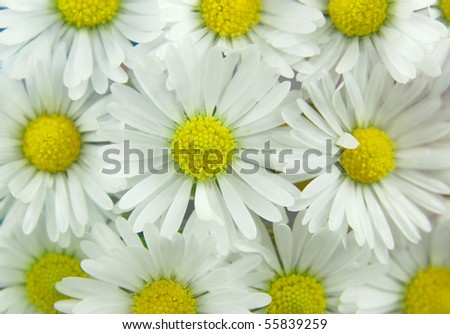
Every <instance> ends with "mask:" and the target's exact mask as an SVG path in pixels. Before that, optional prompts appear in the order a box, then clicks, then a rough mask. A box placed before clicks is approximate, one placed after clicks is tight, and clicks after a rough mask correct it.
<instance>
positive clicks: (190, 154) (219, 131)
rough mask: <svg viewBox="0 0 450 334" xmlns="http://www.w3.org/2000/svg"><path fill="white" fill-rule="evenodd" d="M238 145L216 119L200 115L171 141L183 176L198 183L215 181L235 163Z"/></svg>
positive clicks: (181, 127)
mask: <svg viewBox="0 0 450 334" xmlns="http://www.w3.org/2000/svg"><path fill="white" fill-rule="evenodd" d="M235 148H236V142H235V140H234V139H233V136H232V134H231V131H230V130H229V129H228V128H227V127H225V126H224V125H223V124H222V122H221V121H219V120H218V119H217V118H215V117H214V116H202V115H198V116H195V117H193V118H192V119H189V120H187V121H186V122H185V123H184V124H183V125H180V126H179V127H178V128H177V130H176V131H175V134H174V136H173V139H172V143H171V149H172V154H173V157H174V160H175V161H176V162H177V163H178V165H179V166H180V168H181V170H182V172H183V173H185V174H187V175H192V176H194V177H195V178H196V179H197V180H205V179H206V178H213V177H215V176H216V175H217V174H218V173H220V172H222V171H224V170H225V169H226V168H227V166H228V163H229V162H231V161H232V157H233V150H234V149H235Z"/></svg>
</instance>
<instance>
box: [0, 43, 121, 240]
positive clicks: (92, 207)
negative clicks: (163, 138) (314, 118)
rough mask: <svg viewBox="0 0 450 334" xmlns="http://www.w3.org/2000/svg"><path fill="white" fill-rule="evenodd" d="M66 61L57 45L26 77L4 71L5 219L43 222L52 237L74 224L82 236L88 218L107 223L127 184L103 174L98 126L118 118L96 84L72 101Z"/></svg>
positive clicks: (26, 227) (1, 182)
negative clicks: (66, 80) (66, 84)
mask: <svg viewBox="0 0 450 334" xmlns="http://www.w3.org/2000/svg"><path fill="white" fill-rule="evenodd" d="M50 60H52V61H51V62H50ZM65 60H66V58H65V52H64V50H62V49H58V51H57V52H56V53H55V54H54V57H53V58H52V59H51V58H50V57H49V61H48V62H38V63H37V64H36V69H35V71H34V72H32V73H30V74H29V75H28V77H27V78H26V79H25V80H24V81H14V80H12V79H9V78H7V77H6V76H4V75H3V74H0V86H1V87H0V99H1V101H2V103H1V106H0V117H1V119H2V121H1V125H0V128H1V131H0V146H1V150H0V171H1V172H0V198H5V199H4V203H3V204H2V208H1V213H0V217H3V216H4V217H5V218H4V224H5V227H6V225H14V224H22V226H23V231H24V232H25V234H29V233H31V232H32V231H33V230H34V228H35V226H36V225H37V224H38V222H39V221H41V223H44V224H46V226H47V231H48V235H49V237H50V240H52V241H56V240H57V239H58V238H59V237H60V235H61V234H64V233H66V232H67V231H68V230H72V232H73V233H74V234H75V235H77V236H79V237H81V236H82V235H83V233H84V229H85V226H86V225H87V224H88V222H95V221H104V220H105V218H106V215H107V214H108V213H107V212H106V211H108V210H109V211H111V210H112V208H113V201H112V200H111V198H110V197H109V196H108V193H109V192H111V193H114V192H117V191H119V190H121V189H123V188H124V187H125V181H124V179H120V178H111V177H106V176H104V175H103V174H101V166H102V160H101V156H100V155H99V153H98V151H97V150H98V149H99V147H101V145H102V144H103V143H104V139H102V138H100V137H98V136H97V135H96V131H97V128H98V126H99V124H102V126H103V127H114V126H116V125H115V124H116V123H118V122H115V121H114V119H111V117H110V116H109V115H108V114H107V113H106V110H105V107H104V105H105V101H98V97H97V95H96V94H95V93H94V92H93V91H92V90H88V92H87V93H86V94H85V95H84V97H83V98H82V99H80V100H78V101H72V100H70V98H69V96H68V93H67V89H66V88H65V87H64V86H63V85H62V84H61V82H62V77H63V71H64V68H65V64H66V63H65Z"/></svg>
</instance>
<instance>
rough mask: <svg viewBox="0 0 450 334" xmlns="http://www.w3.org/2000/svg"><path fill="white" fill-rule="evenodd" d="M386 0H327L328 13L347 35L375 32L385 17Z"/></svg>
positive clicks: (364, 34)
mask: <svg viewBox="0 0 450 334" xmlns="http://www.w3.org/2000/svg"><path fill="white" fill-rule="evenodd" d="M387 8H388V1H387V0H329V4H328V14H329V15H330V18H331V21H333V23H334V25H335V27H336V28H337V29H339V30H340V31H341V32H342V33H344V34H345V35H347V36H366V35H370V34H372V33H374V32H377V31H378V30H379V29H380V27H381V26H382V25H383V22H384V21H385V20H386V17H387Z"/></svg>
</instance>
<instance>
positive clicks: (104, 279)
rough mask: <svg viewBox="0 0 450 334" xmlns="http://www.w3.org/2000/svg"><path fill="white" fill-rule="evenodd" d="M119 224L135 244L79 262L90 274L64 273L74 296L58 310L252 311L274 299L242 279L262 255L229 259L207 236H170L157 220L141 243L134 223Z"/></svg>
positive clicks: (62, 287) (64, 287)
mask: <svg viewBox="0 0 450 334" xmlns="http://www.w3.org/2000/svg"><path fill="white" fill-rule="evenodd" d="M118 223H119V224H121V225H122V226H121V227H120V230H119V233H120V236H121V237H122V238H123V239H124V240H128V241H127V243H130V242H131V244H129V245H127V246H126V247H120V248H113V249H111V250H110V251H109V252H107V253H106V254H105V255H104V256H100V257H98V258H96V259H88V260H84V261H83V262H82V263H81V267H82V268H83V270H85V271H86V273H88V274H89V275H91V277H92V278H66V279H64V280H63V281H62V282H60V283H59V284H58V285H57V288H58V290H59V291H60V292H61V293H63V294H65V295H67V296H70V297H72V298H74V299H71V300H65V301H60V302H58V303H57V304H56V308H57V309H58V310H60V311H62V312H65V313H122V314H125V313H135V314H188V313H213V314H214V313H248V312H250V311H251V310H253V309H258V308H261V307H264V306H266V305H267V304H268V303H269V302H270V298H269V296H267V295H266V294H263V293H259V292H255V291H253V290H252V289H251V288H250V287H249V286H246V285H245V284H243V283H240V282H242V281H245V277H246V275H248V274H249V273H251V272H252V271H253V269H254V268H255V267H256V266H258V265H259V264H260V263H261V258H260V257H259V256H246V257H242V258H240V259H238V260H235V261H232V260H230V259H228V260H227V259H226V258H224V257H217V256H216V251H215V249H216V246H215V240H214V239H213V238H211V237H209V236H208V237H206V238H198V237H197V236H195V235H193V234H183V235H182V234H174V235H172V237H170V238H168V237H164V236H162V235H161V234H160V232H159V231H158V230H157V228H156V227H155V226H154V225H146V226H145V227H144V233H143V235H144V240H143V241H142V242H141V241H139V242H137V241H138V240H139V238H138V236H137V235H135V236H134V237H133V238H134V240H133V241H131V240H130V236H131V235H132V230H131V225H130V224H128V223H127V222H125V221H123V220H120V221H119V222H118ZM94 240H95V239H94ZM84 247H86V245H84ZM101 248H102V247H101ZM103 249H104V248H103Z"/></svg>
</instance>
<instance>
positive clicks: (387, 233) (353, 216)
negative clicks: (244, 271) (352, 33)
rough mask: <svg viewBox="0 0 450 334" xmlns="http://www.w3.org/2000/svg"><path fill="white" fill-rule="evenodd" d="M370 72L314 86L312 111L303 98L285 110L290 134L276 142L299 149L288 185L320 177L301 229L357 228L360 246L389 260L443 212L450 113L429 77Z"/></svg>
mask: <svg viewBox="0 0 450 334" xmlns="http://www.w3.org/2000/svg"><path fill="white" fill-rule="evenodd" d="M367 71H368V70H365V71H356V72H355V77H356V76H358V80H356V79H355V77H354V76H353V75H351V74H345V75H344V79H343V83H342V84H341V85H340V86H339V87H338V88H335V85H334V82H333V81H332V80H331V79H330V76H329V75H328V74H324V76H323V79H322V81H321V82H320V83H313V84H310V85H308V87H307V92H308V94H309V97H310V99H311V103H312V105H309V104H308V103H306V102H305V101H304V100H303V99H298V100H297V107H290V108H285V109H284V110H283V115H284V116H285V119H286V122H287V123H288V124H289V125H290V126H291V127H292V131H291V134H290V135H283V136H279V137H278V138H277V139H278V140H280V141H284V142H285V143H286V145H289V146H290V147H294V148H295V149H296V151H295V153H294V154H293V155H292V156H291V157H290V158H289V157H288V158H287V163H286V165H285V171H286V173H288V174H292V175H290V177H291V178H295V176H296V174H297V175H298V177H299V178H300V179H301V180H304V179H308V178H309V179H312V178H314V177H316V176H317V177H316V178H315V179H314V180H313V181H312V182H311V183H309V184H308V185H307V186H306V188H305V189H304V190H303V192H302V195H301V198H302V199H303V200H302V201H301V202H303V203H302V204H301V205H299V206H298V207H297V208H296V209H302V208H306V207H308V210H307V213H306V215H305V217H304V220H303V224H309V229H310V231H311V232H314V231H317V230H318V229H320V228H322V227H324V226H326V227H328V228H330V229H331V230H338V231H340V233H341V234H342V236H343V238H345V236H346V235H347V229H348V228H349V227H350V228H351V229H352V230H353V231H354V237H355V238H356V240H357V242H358V244H359V245H364V244H367V245H368V246H369V248H370V249H373V250H375V253H376V255H377V257H378V258H379V259H383V260H386V259H387V254H388V253H387V251H388V249H393V248H394V245H395V242H396V241H399V240H401V239H402V238H406V239H407V240H408V241H410V242H414V243H417V242H418V241H419V240H420V237H421V234H420V231H427V232H429V231H430V230H431V223H430V220H429V217H428V216H429V214H432V213H434V214H442V213H443V211H444V209H445V198H444V196H442V195H444V194H450V185H449V182H448V180H446V178H445V177H444V175H443V172H445V171H446V170H448V169H449V168H450V142H449V141H444V140H443V139H444V138H448V135H449V133H450V126H449V123H448V119H449V114H448V111H445V110H442V109H441V105H442V101H441V97H440V96H435V95H434V94H430V91H429V86H428V81H427V80H426V79H423V78H418V79H416V80H415V81H414V82H412V83H410V84H407V85H403V84H398V83H394V81H393V80H392V79H391V78H390V77H389V75H388V74H387V73H386V71H385V69H384V68H383V66H381V65H378V66H376V67H375V68H374V69H373V70H372V71H371V72H370V73H369V74H367V75H365V74H366V72H367ZM361 73H362V74H361ZM311 149H314V151H311ZM308 152H309V153H311V152H313V153H312V154H310V155H309V156H308V155H307V153H308ZM302 159H304V160H306V162H308V163H309V168H310V170H307V169H306V167H308V165H306V164H305V161H302ZM338 162H339V163H338ZM296 163H303V166H301V168H295V165H296ZM305 166H306V167H305Z"/></svg>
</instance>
